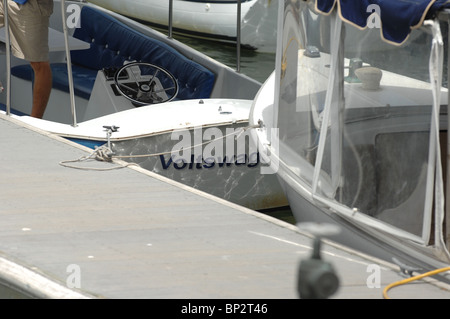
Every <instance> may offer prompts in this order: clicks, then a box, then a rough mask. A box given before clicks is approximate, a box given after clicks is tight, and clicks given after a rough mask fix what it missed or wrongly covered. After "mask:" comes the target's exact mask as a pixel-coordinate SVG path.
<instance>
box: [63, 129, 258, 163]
mask: <svg viewBox="0 0 450 319" xmlns="http://www.w3.org/2000/svg"><path fill="white" fill-rule="evenodd" d="M260 126H261V125H260V124H255V125H250V126H247V127H241V128H240V132H232V133H230V134H226V135H224V136H222V137H218V138H215V139H213V140H211V141H207V142H204V143H200V144H197V145H193V146H191V147H189V148H186V150H187V149H192V148H196V147H198V146H203V145H206V144H209V143H212V142H215V141H218V140H221V139H224V138H227V137H228V136H231V135H236V134H237V136H236V138H239V136H240V135H241V134H242V133H244V132H245V131H247V130H248V129H252V128H259V127H260ZM172 152H173V151H168V152H161V153H153V154H141V155H120V156H117V155H113V152H112V151H111V149H110V148H108V147H107V146H104V145H103V146H100V147H96V148H95V150H94V151H93V152H92V153H91V154H89V155H86V156H82V157H80V158H78V159H76V160H68V161H61V162H59V165H61V166H64V167H68V168H75V169H81V170H94V171H109V170H113V169H120V168H124V167H128V166H130V165H137V164H135V163H129V164H127V165H118V166H114V167H107V168H100V167H82V166H75V165H71V164H69V163H79V162H85V161H89V160H97V161H101V162H112V160H113V158H117V159H121V158H139V157H153V156H160V155H167V154H171V153H172Z"/></svg>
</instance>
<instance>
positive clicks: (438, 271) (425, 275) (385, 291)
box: [383, 267, 450, 299]
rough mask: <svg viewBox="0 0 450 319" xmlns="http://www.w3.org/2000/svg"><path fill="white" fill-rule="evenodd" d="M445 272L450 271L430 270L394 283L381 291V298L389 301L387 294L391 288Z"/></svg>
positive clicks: (443, 269)
mask: <svg viewBox="0 0 450 319" xmlns="http://www.w3.org/2000/svg"><path fill="white" fill-rule="evenodd" d="M445 271H450V267H445V268H440V269H436V270H432V271H429V272H426V273H424V274H421V275H417V276H414V277H411V278H407V279H403V280H400V281H397V282H394V283H392V284H390V285H388V286H386V288H384V290H383V297H384V299H390V298H389V296H388V295H387V292H388V291H389V290H390V289H391V288H394V287H396V286H400V285H404V284H407V283H409V282H411V281H414V280H419V279H422V278H424V277H428V276H433V275H436V274H438V273H441V272H445Z"/></svg>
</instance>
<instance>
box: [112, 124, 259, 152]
mask: <svg viewBox="0 0 450 319" xmlns="http://www.w3.org/2000/svg"><path fill="white" fill-rule="evenodd" d="M260 126H261V125H260V124H255V125H250V126H247V127H241V128H240V132H232V133H230V134H226V135H224V136H222V137H218V138H215V139H213V140H211V141H206V142H203V143H200V144H197V145H193V146H191V147H188V148H183V150H189V149H193V148H196V147H199V146H203V145H207V144H209V143H212V142H216V141H219V140H222V139H225V138H227V137H228V136H231V135H235V134H237V136H236V138H239V136H241V134H242V133H244V132H245V131H247V130H248V129H252V128H259V127H260ZM173 152H174V151H173V150H172V151H167V152H161V153H153V154H140V155H113V156H112V157H113V158H119V159H120V158H140V157H154V156H160V155H168V154H172V153H173Z"/></svg>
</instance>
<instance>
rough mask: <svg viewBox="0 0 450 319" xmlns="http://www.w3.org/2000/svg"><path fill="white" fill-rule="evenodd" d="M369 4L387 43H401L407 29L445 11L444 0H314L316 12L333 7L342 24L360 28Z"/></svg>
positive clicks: (370, 12) (329, 10)
mask: <svg viewBox="0 0 450 319" xmlns="http://www.w3.org/2000/svg"><path fill="white" fill-rule="evenodd" d="M338 2H339V3H338ZM369 5H376V6H377V7H378V8H379V13H380V20H381V32H382V35H383V38H384V39H385V40H387V41H388V42H393V43H402V42H404V41H405V40H406V39H407V37H408V35H409V33H410V32H411V29H413V28H414V27H417V26H418V25H420V24H421V23H422V22H423V20H424V19H430V18H434V16H435V15H436V13H437V11H439V10H442V9H443V8H449V7H450V3H448V2H447V0H408V1H405V0H389V1H385V0H359V1H354V0H317V1H316V6H317V10H318V11H319V12H322V13H325V14H329V13H330V12H331V11H332V10H333V9H334V8H336V10H339V15H340V17H342V19H343V20H344V21H347V22H350V23H354V24H356V25H358V26H359V27H361V28H365V27H366V26H367V22H368V18H369V16H370V15H371V14H372V13H373V10H370V9H369V8H371V7H369Z"/></svg>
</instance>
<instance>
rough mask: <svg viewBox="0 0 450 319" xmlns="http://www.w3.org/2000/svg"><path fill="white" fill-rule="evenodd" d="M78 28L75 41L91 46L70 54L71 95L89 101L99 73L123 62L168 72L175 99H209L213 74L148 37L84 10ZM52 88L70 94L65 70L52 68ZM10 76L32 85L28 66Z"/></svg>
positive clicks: (97, 12)
mask: <svg viewBox="0 0 450 319" xmlns="http://www.w3.org/2000/svg"><path fill="white" fill-rule="evenodd" d="M80 19H81V20H80V21H81V22H80V26H81V27H80V28H77V29H76V30H75V32H74V34H73V36H74V37H75V38H78V39H80V40H83V41H85V42H88V43H90V48H89V49H86V50H76V51H72V52H71V60H72V73H73V81H74V91H75V94H76V95H77V96H80V97H83V98H86V99H89V96H90V94H91V91H92V89H93V87H94V82H95V78H96V76H97V73H98V71H99V70H102V69H103V68H110V67H116V68H118V67H121V66H122V65H123V64H124V62H125V61H139V62H147V63H152V64H155V65H157V66H160V67H162V68H165V69H166V70H168V71H169V72H171V73H172V74H173V75H174V76H175V78H176V79H177V81H178V85H179V92H178V95H177V99H179V100H185V99H199V98H208V97H210V95H211V92H212V89H213V85H214V82H215V75H214V73H213V72H211V71H210V70H208V69H207V68H205V67H203V66H202V65H200V64H198V63H196V62H194V61H192V60H190V59H188V58H187V57H185V56H184V55H182V54H181V53H180V52H178V51H177V50H175V49H174V48H172V47H170V46H169V45H167V44H165V43H163V42H161V41H158V40H156V39H153V38H151V37H148V36H146V35H144V34H142V33H140V32H138V31H136V30H134V29H132V28H130V27H128V26H127V25H125V24H123V23H122V22H120V21H118V20H117V19H115V18H113V17H111V16H109V15H108V14H106V13H104V12H102V11H100V10H97V9H94V8H92V7H89V6H84V7H83V9H82V10H81V17H80ZM51 67H52V71H53V88H55V89H59V90H63V91H66V92H69V83H68V78H67V66H66V65H65V64H64V63H54V64H51ZM11 74H12V75H14V76H16V77H19V78H22V79H25V80H29V81H32V80H33V71H32V69H31V66H30V65H29V64H25V65H19V66H15V67H13V68H12V69H11Z"/></svg>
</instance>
